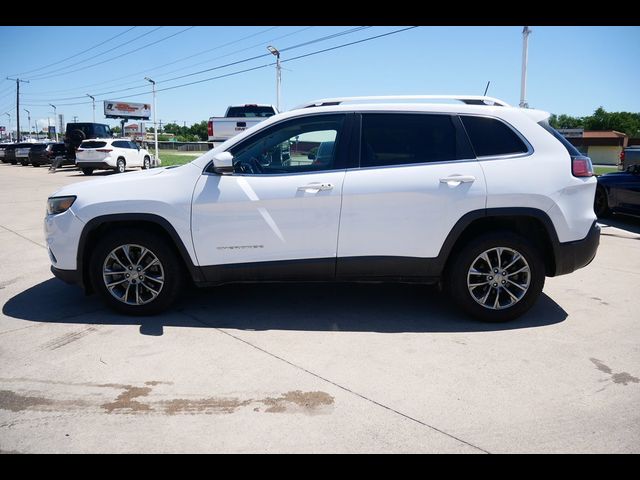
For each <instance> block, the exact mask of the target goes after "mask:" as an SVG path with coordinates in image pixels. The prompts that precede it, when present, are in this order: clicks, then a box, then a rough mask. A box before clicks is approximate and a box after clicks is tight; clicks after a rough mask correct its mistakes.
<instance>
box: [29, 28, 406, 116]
mask: <svg viewBox="0 0 640 480" xmlns="http://www.w3.org/2000/svg"><path fill="white" fill-rule="evenodd" d="M414 28H418V27H417V26H413V27H406V28H401V29H398V30H393V31H391V32H386V33H382V34H379V35H374V36H371V37H367V38H363V39H360V40H356V41H353V42H348V43H343V44H341V45H336V46H334V47H329V48H325V49H322V50H316V51H314V52H310V53H305V54H302V55H298V56H297V57H292V58H288V59H285V60H281V63H285V62H293V61H295V60H300V59H302V58H307V57H311V56H314V55H319V54H321V53H326V52H330V51H333V50H338V49H340V48H345V47H349V46H352V45H357V44H360V43H364V42H368V41H371V40H376V39H378V38H383V37H388V36H390V35H394V34H397V33H401V32H406V31H408V30H412V29H414ZM269 55H270V54H269ZM273 65H275V62H270V63H266V64H263V65H258V66H255V67H251V68H246V69H243V70H237V71H235V72H230V73H227V74H224V75H218V76H215V77H209V78H205V79H202V80H196V81H193V82H188V83H183V84H180V85H173V86H171V87H165V88H161V89H157V90H156V92H164V91H167V90H174V89H176V88H182V87H187V86H190V85H196V84H199V83H204V82H210V81H212V80H218V79H220V78H226V77H231V76H235V75H240V74H242V73H246V72H251V71H254V70H259V69H262V68H267V67H272V66H273ZM148 93H149V92H144V93H136V94H132V95H128V96H127V97H123V100H124V99H129V98H134V97H140V96H142V95H148ZM90 104H91V102H78V103H63V104H59V105H58V106H72V105H90ZM28 106H34V107H42V106H45V105H34V104H31V105H28Z"/></svg>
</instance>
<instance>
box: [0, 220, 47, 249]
mask: <svg viewBox="0 0 640 480" xmlns="http://www.w3.org/2000/svg"><path fill="white" fill-rule="evenodd" d="M0 228H4V229H5V230H6V231H7V232H11V233H13V234H14V235H17V236H19V237H20V238H24V239H25V240H27V241H29V242H31V243H33V244H34V245H38V246H39V247H42V248H47V247H46V246H44V245H42V244H41V243H38V242H36V241H34V240H31V239H30V238H29V237H25V236H24V235H22V234H20V233H18V232H16V231H15V230H11V229H10V228H7V227H5V226H4V225H0Z"/></svg>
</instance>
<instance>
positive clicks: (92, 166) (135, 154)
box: [76, 138, 151, 175]
mask: <svg viewBox="0 0 640 480" xmlns="http://www.w3.org/2000/svg"><path fill="white" fill-rule="evenodd" d="M76 165H77V167H78V168H80V169H81V170H82V173H84V174H85V175H91V174H92V173H93V171H94V170H115V171H116V172H118V173H123V172H124V171H125V170H126V169H127V168H130V167H142V168H143V169H149V168H151V154H150V153H149V152H148V151H147V150H145V149H144V148H140V146H139V145H138V144H136V143H135V142H132V141H131V140H129V139H126V138H99V139H95V140H85V141H84V142H82V144H81V145H80V148H78V150H77V151H76Z"/></svg>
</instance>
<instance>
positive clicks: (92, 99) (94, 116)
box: [85, 93, 96, 123]
mask: <svg viewBox="0 0 640 480" xmlns="http://www.w3.org/2000/svg"><path fill="white" fill-rule="evenodd" d="M85 95H86V96H87V97H89V98H90V99H91V101H92V102H93V123H96V99H95V97H92V96H91V95H89V94H88V93H87V94H85Z"/></svg>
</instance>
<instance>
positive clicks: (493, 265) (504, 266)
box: [446, 231, 545, 322]
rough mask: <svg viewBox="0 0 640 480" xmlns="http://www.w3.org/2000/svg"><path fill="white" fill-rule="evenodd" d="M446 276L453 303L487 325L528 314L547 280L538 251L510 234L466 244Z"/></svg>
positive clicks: (484, 238) (524, 239) (504, 233)
mask: <svg viewBox="0 0 640 480" xmlns="http://www.w3.org/2000/svg"><path fill="white" fill-rule="evenodd" d="M446 273H447V278H446V285H447V290H448V292H449V294H450V296H451V298H452V299H453V301H454V303H455V304H456V305H458V306H460V307H461V308H462V310H464V311H465V312H466V313H468V314H469V315H471V316H473V317H475V318H477V319H479V320H483V321H486V322H506V321H509V320H513V319H515V318H517V317H519V316H520V315H522V314H523V313H525V312H526V311H527V310H529V309H530V308H531V307H532V306H533V304H534V303H535V301H536V300H537V298H538V297H539V296H540V293H541V292H542V287H543V286H544V280H545V267H544V263H543V261H542V257H541V255H540V253H539V251H538V249H537V248H536V247H535V246H533V245H532V244H531V243H530V242H529V241H528V240H527V239H526V238H524V237H521V236H519V235H516V234H514V233H512V232H509V231H498V232H494V233H489V234H485V235H482V236H480V237H478V238H476V239H474V240H472V241H471V242H469V243H467V244H466V245H465V246H464V247H463V248H462V250H461V251H460V253H459V254H458V255H457V256H456V257H455V258H454V259H453V261H452V263H451V266H450V268H449V269H448V271H447V272H446Z"/></svg>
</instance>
